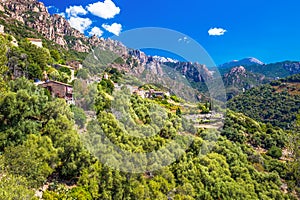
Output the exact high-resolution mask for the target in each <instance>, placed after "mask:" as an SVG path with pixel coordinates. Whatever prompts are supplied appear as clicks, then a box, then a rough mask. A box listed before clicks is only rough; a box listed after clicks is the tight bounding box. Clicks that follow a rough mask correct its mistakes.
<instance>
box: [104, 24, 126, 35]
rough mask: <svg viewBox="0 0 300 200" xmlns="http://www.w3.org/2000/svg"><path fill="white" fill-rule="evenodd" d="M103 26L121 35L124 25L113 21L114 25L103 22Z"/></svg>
mask: <svg viewBox="0 0 300 200" xmlns="http://www.w3.org/2000/svg"><path fill="white" fill-rule="evenodd" d="M102 27H103V28H104V29H105V30H107V31H108V32H111V33H113V34H115V35H117V36H119V35H120V33H121V31H122V25H121V24H117V23H113V24H112V25H108V24H102Z"/></svg>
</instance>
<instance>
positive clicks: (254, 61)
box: [218, 57, 264, 68]
mask: <svg viewBox="0 0 300 200" xmlns="http://www.w3.org/2000/svg"><path fill="white" fill-rule="evenodd" d="M252 65H256V66H262V65H264V63H263V62H261V61H260V60H258V59H257V58H251V57H250V58H244V59H242V60H233V61H230V62H228V63H224V64H222V65H219V66H218V67H219V68H231V67H238V66H244V67H246V66H252Z"/></svg>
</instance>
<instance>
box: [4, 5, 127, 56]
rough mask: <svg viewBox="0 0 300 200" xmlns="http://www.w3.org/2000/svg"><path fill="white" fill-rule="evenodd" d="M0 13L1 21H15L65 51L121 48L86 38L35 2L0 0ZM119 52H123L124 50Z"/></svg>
mask: <svg viewBox="0 0 300 200" xmlns="http://www.w3.org/2000/svg"><path fill="white" fill-rule="evenodd" d="M0 11H2V12H3V13H4V15H1V18H2V19H5V20H12V21H13V20H17V21H19V22H21V23H22V24H24V25H25V26H27V27H29V28H32V29H34V30H36V31H37V32H38V33H40V34H41V35H42V36H43V37H45V38H46V39H48V40H51V41H54V42H55V43H57V44H59V45H61V46H62V47H63V48H65V49H72V50H75V51H77V52H89V51H90V50H91V48H92V47H97V46H100V47H105V48H108V49H110V50H115V49H116V48H115V47H116V46H118V47H120V46H122V45H121V44H120V43H118V42H116V41H112V40H104V39H102V38H98V37H96V36H93V37H86V36H85V35H84V34H82V33H81V32H79V31H78V30H76V29H74V28H72V27H71V26H70V24H69V22H68V21H67V20H66V19H65V18H64V17H62V16H60V15H57V14H54V15H50V14H49V13H48V10H47V8H46V7H45V5H44V4H43V3H42V2H38V1H36V0H27V1H24V0H0ZM118 49H120V48H118ZM121 49H122V48H121ZM119 51H120V50H119ZM121 51H124V48H123V50H121ZM118 53H120V52H118Z"/></svg>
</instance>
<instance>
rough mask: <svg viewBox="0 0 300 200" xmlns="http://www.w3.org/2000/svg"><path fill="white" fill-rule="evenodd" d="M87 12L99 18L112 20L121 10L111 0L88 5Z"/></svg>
mask: <svg viewBox="0 0 300 200" xmlns="http://www.w3.org/2000/svg"><path fill="white" fill-rule="evenodd" d="M86 8H87V10H88V11H89V12H91V13H92V14H93V15H95V16H98V17H101V18H103V19H111V18H114V17H115V16H116V15H117V14H119V13H120V11H121V9H120V8H119V7H117V6H116V5H115V3H114V2H112V1H111V0H105V1H104V2H100V1H99V2H96V3H93V4H89V5H88V6H87V7H86Z"/></svg>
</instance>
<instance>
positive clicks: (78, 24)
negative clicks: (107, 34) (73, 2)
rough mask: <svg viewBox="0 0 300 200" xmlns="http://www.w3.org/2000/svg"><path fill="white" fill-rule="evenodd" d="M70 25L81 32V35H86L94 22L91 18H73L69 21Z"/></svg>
mask: <svg viewBox="0 0 300 200" xmlns="http://www.w3.org/2000/svg"><path fill="white" fill-rule="evenodd" d="M69 22H70V25H71V26H72V27H73V28H75V29H77V30H78V31H80V32H81V33H84V31H85V30H86V29H88V28H89V26H90V25H91V24H92V20H90V19H89V18H81V17H71V18H70V19H69Z"/></svg>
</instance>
